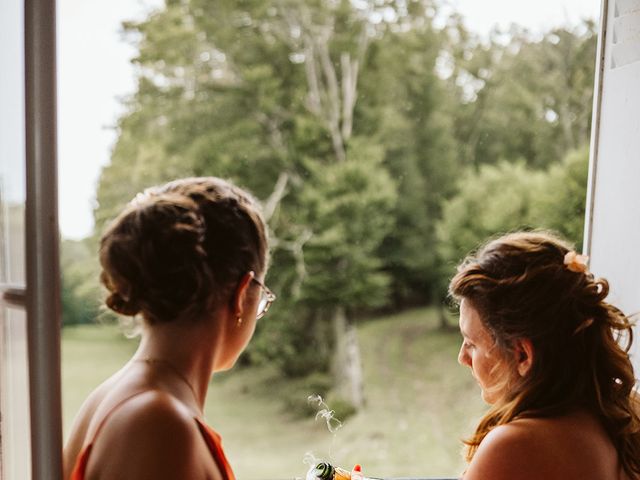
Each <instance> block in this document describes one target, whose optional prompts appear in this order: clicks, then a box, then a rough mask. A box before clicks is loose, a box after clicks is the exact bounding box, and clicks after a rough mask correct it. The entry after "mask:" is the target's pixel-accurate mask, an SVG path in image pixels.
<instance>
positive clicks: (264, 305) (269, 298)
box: [251, 277, 276, 320]
mask: <svg viewBox="0 0 640 480" xmlns="http://www.w3.org/2000/svg"><path fill="white" fill-rule="evenodd" d="M251 280H252V281H254V282H255V283H256V284H258V286H259V287H260V288H261V290H262V291H261V294H260V301H259V302H258V311H257V313H256V320H258V319H260V318H262V317H264V316H265V314H266V313H267V311H268V310H269V307H270V306H271V304H272V303H273V302H274V301H275V299H276V294H275V293H273V292H272V291H271V290H269V288H268V287H267V286H266V285H265V284H264V283H262V282H261V281H260V280H258V279H257V278H256V277H252V278H251Z"/></svg>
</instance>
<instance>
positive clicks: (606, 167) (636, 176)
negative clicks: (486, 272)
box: [585, 0, 640, 378]
mask: <svg viewBox="0 0 640 480" xmlns="http://www.w3.org/2000/svg"><path fill="white" fill-rule="evenodd" d="M601 19H602V23H601V32H600V38H599V42H598V52H599V54H598V69H597V72H598V73H596V95H595V96H594V97H595V98H594V117H593V130H592V138H591V167H590V172H589V178H590V180H589V183H590V191H589V194H588V198H587V222H586V226H585V253H587V255H589V256H590V257H591V263H590V267H591V271H592V272H593V273H594V274H595V275H596V276H601V277H604V278H606V279H607V280H609V282H610V284H611V293H610V297H609V298H610V301H611V303H613V304H614V305H616V306H618V307H620V308H621V309H622V310H623V311H624V312H625V313H626V314H627V315H631V314H634V313H637V312H640V0H603V5H602V14H601ZM638 319H639V321H640V315H639V316H638ZM634 333H635V335H634V336H635V345H634V347H633V349H632V361H633V363H634V366H635V372H636V378H638V377H640V326H636V328H635V332H634Z"/></svg>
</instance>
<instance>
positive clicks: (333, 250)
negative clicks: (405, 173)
mask: <svg viewBox="0 0 640 480" xmlns="http://www.w3.org/2000/svg"><path fill="white" fill-rule="evenodd" d="M358 140H359V139H354V140H353V141H352V143H351V146H352V147H356V146H358V147H359V148H354V149H353V152H354V153H353V155H350V158H349V160H347V161H345V162H341V163H333V164H331V165H328V166H325V167H322V166H318V167H314V169H313V171H312V174H311V178H310V180H309V182H308V183H307V186H306V188H305V189H304V191H303V195H302V197H301V202H302V208H303V210H304V212H305V215H306V222H305V223H306V224H308V225H311V226H312V228H313V231H314V235H313V237H312V238H311V240H310V241H309V243H308V247H307V249H306V254H305V258H306V261H307V268H308V278H307V281H306V282H305V284H304V290H303V297H304V298H305V299H306V300H307V301H308V302H310V303H311V304H312V305H315V306H318V307H321V306H326V305H342V306H345V307H351V308H361V307H377V306H381V305H384V304H385V303H386V294H387V287H388V284H389V277H388V275H387V274H385V273H384V272H382V270H381V267H382V260H381V259H380V258H379V257H378V256H377V255H376V252H377V249H378V247H379V246H380V244H381V242H382V240H383V239H384V238H385V236H386V235H387V233H388V232H389V230H390V228H391V226H392V217H391V216H390V213H391V211H392V209H393V207H394V203H395V200H396V191H395V185H394V183H393V181H392V179H391V178H390V176H389V174H388V173H387V171H386V170H384V169H383V168H381V164H380V163H381V162H380V157H381V153H382V152H381V149H380V148H379V147H377V146H371V145H369V146H367V145H366V144H365V142H364V141H362V144H361V145H358V143H357V142H358Z"/></svg>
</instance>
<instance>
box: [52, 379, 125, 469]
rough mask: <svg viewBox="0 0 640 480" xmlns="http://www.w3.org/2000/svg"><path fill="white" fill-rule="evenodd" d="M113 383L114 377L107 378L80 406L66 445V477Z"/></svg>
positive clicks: (64, 456) (64, 453)
mask: <svg viewBox="0 0 640 480" xmlns="http://www.w3.org/2000/svg"><path fill="white" fill-rule="evenodd" d="M113 383H114V382H113V379H111V378H110V379H107V380H106V381H105V382H103V383H102V384H101V385H99V386H98V387H97V388H96V389H95V390H94V391H93V392H91V393H90V394H89V396H88V397H87V398H86V399H85V401H84V402H83V403H82V405H81V406H80V409H79V410H78V413H77V414H76V416H75V418H74V420H73V424H72V426H71V431H70V433H69V437H68V439H67V441H66V443H65V446H64V451H63V460H64V462H63V464H64V478H69V476H70V475H71V469H72V468H73V466H74V465H73V464H74V463H75V459H76V458H77V456H78V455H79V454H80V451H81V450H82V447H83V445H84V443H85V439H86V436H87V432H88V431H89V425H90V424H91V420H92V419H93V417H94V414H95V413H96V410H98V407H99V406H100V404H101V403H102V401H103V400H104V398H105V396H107V395H108V392H109V391H110V390H111V388H112V386H113Z"/></svg>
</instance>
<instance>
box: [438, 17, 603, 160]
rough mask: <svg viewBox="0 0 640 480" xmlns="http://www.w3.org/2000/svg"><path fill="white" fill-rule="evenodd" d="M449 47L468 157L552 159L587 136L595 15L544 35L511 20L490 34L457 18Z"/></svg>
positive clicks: (460, 138) (459, 135) (460, 130)
mask: <svg viewBox="0 0 640 480" xmlns="http://www.w3.org/2000/svg"><path fill="white" fill-rule="evenodd" d="M451 30H452V34H453V35H454V36H455V38H456V41H453V46H452V47H450V49H449V50H451V53H450V55H451V57H452V58H453V60H452V62H453V65H454V67H453V74H452V75H451V78H450V81H451V82H452V83H453V84H454V85H455V87H454V88H456V89H457V90H458V92H459V94H458V95H459V97H460V103H461V105H460V108H459V109H458V110H457V111H456V137H457V138H458V141H459V143H460V145H462V146H463V148H462V149H461V150H460V154H461V155H462V162H463V163H464V164H466V165H470V164H474V165H480V164H484V163H495V162H498V161H500V160H503V159H516V158H519V159H524V160H525V161H526V163H527V164H528V165H532V166H537V167H540V168H542V167H545V166H547V165H549V163H551V162H554V161H558V159H560V158H562V157H563V156H564V155H565V154H566V153H567V152H568V151H570V150H574V149H577V148H579V147H580V146H581V145H584V144H586V143H588V141H589V132H590V122H591V106H592V96H593V78H594V69H595V57H596V55H595V53H596V39H597V34H596V29H595V23H594V22H592V21H585V22H583V23H582V24H581V25H579V26H578V27H575V28H556V29H553V30H550V31H549V32H547V33H545V34H544V35H542V37H541V38H538V37H536V36H534V35H532V34H531V33H530V32H528V31H527V30H524V29H522V28H519V27H517V26H512V27H511V29H510V30H509V31H508V32H500V31H494V32H493V33H492V35H491V37H490V39H489V41H488V42H483V41H481V40H480V39H478V38H476V37H474V36H473V35H470V34H469V33H468V32H465V31H464V28H463V27H462V26H461V25H460V24H457V23H454V24H453V25H452V26H451Z"/></svg>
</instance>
